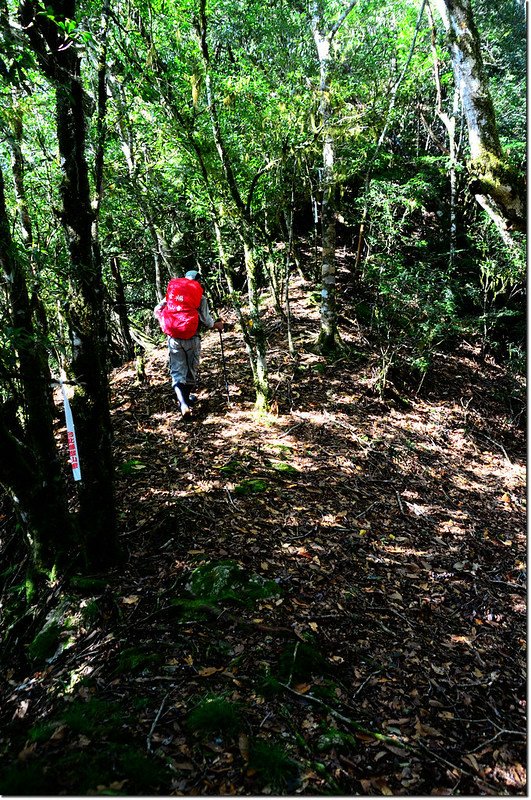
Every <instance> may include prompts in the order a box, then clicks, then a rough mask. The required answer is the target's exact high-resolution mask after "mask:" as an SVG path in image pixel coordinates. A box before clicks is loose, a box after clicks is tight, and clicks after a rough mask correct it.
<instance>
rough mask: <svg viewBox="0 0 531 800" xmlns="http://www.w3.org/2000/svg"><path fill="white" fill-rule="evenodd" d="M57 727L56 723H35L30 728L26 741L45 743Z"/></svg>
mask: <svg viewBox="0 0 531 800" xmlns="http://www.w3.org/2000/svg"><path fill="white" fill-rule="evenodd" d="M57 727H58V723H56V722H37V724H36V725H33V726H32V727H31V728H30V731H29V734H28V739H29V740H30V742H47V741H48V739H49V738H50V737H51V736H52V734H53V733H54V731H56V730H57Z"/></svg>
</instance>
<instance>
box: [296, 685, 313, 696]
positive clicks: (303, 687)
mask: <svg viewBox="0 0 531 800" xmlns="http://www.w3.org/2000/svg"><path fill="white" fill-rule="evenodd" d="M293 688H294V689H295V691H296V692H298V693H299V694H306V692H308V691H309V690H310V689H311V688H312V684H311V683H297V684H296V685H295V686H294V687H293Z"/></svg>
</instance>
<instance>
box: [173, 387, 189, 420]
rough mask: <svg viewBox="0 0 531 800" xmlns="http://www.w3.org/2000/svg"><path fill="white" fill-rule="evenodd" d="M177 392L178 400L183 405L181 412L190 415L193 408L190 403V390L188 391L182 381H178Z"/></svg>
mask: <svg viewBox="0 0 531 800" xmlns="http://www.w3.org/2000/svg"><path fill="white" fill-rule="evenodd" d="M175 394H176V395H177V401H178V403H179V405H180V407H181V414H182V415H183V417H189V416H190V414H191V413H192V409H191V408H190V406H189V405H188V392H187V391H186V387H185V385H184V384H182V383H178V384H177V386H175Z"/></svg>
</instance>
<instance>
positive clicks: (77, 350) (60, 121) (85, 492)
mask: <svg viewBox="0 0 531 800" xmlns="http://www.w3.org/2000/svg"><path fill="white" fill-rule="evenodd" d="M48 8H49V9H50V10H51V12H52V13H53V14H54V16H55V19H59V20H61V19H65V18H69V19H75V15H76V3H75V0H65V1H64V2H61V1H60V0H54V2H50V3H49V4H48ZM21 17H22V23H23V26H24V28H25V30H26V31H27V33H28V36H29V38H30V42H31V44H32V46H33V49H34V50H35V52H36V55H37V57H38V59H39V63H40V66H41V68H42V70H43V72H44V73H45V74H46V75H47V77H48V78H50V80H52V81H53V83H54V84H55V87H56V115H57V136H58V143H59V153H60V156H61V170H62V182H61V187H60V188H61V199H62V223H63V228H64V232H65V237H66V240H67V244H68V249H69V254H70V264H71V278H72V282H73V285H74V288H75V293H74V294H73V295H72V296H71V297H70V299H69V302H68V303H67V304H66V306H65V316H66V318H67V321H68V325H69V328H70V334H71V337H72V345H73V355H72V365H71V369H72V373H73V375H74V378H75V381H76V384H77V386H76V394H75V398H74V402H73V403H72V407H73V412H74V416H75V423H76V434H77V443H78V449H79V457H80V464H81V473H82V480H81V481H80V483H79V508H80V510H79V522H80V529H81V532H82V535H83V549H84V556H85V558H86V563H87V566H89V567H90V568H100V567H101V568H104V567H107V566H109V565H111V564H113V563H116V561H117V560H118V559H119V553H120V550H119V545H118V538H117V524H116V510H115V502H114V486H113V462H112V449H111V422H110V411H109V387H108V379H107V352H106V350H107V326H106V320H105V314H104V305H103V303H104V287H103V280H102V274H101V265H100V264H98V263H96V260H95V258H94V248H93V235H92V223H93V220H94V215H93V211H92V209H91V202H90V187H89V178H88V166H87V161H86V157H85V130H86V120H85V113H84V105H83V100H84V96H83V86H82V83H81V68H80V59H79V55H78V53H77V49H76V48H75V47H74V46H72V43H71V42H70V41H69V40H68V38H64V34H63V33H62V32H61V31H60V29H59V27H58V26H57V24H56V22H55V20H53V21H52V20H49V19H48V18H47V17H46V16H44V15H42V14H41V13H40V5H39V4H38V3H36V2H35V1H34V0H24V2H23V3H22V6H21Z"/></svg>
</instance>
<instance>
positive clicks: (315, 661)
mask: <svg viewBox="0 0 531 800" xmlns="http://www.w3.org/2000/svg"><path fill="white" fill-rule="evenodd" d="M327 671H328V664H327V662H326V659H325V658H324V657H323V656H322V655H321V653H320V652H319V651H318V649H317V648H316V647H315V646H314V645H313V644H311V643H310V642H295V643H291V644H289V645H288V646H287V647H286V648H285V649H284V650H283V651H282V653H281V655H280V658H279V664H278V674H279V676H280V677H281V679H282V681H283V682H284V683H285V682H286V681H288V679H289V678H290V677H291V679H292V681H303V680H308V679H310V678H311V677H312V676H313V675H321V674H324V673H326V672H327Z"/></svg>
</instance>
